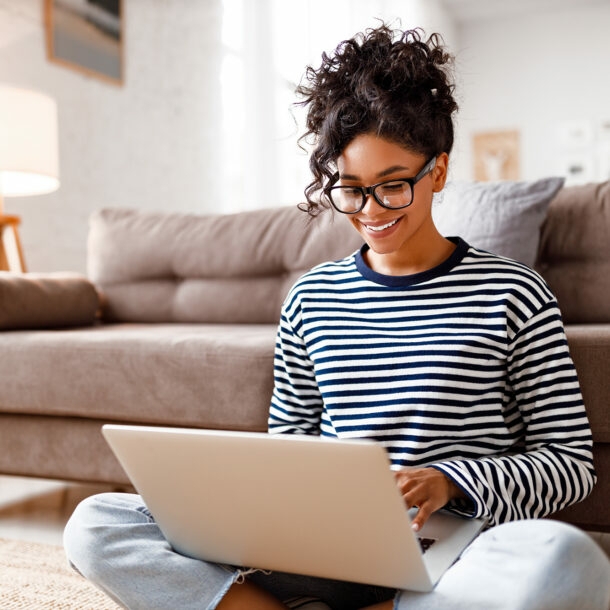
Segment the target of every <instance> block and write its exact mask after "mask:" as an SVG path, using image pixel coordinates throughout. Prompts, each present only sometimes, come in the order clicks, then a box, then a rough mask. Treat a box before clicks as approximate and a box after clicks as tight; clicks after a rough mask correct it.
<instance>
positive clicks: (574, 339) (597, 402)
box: [566, 324, 610, 443]
mask: <svg viewBox="0 0 610 610" xmlns="http://www.w3.org/2000/svg"><path fill="white" fill-rule="evenodd" d="M566 335H567V337H568V343H569V345H570V353H571V355H572V358H573V360H574V364H575V366H576V370H577V372H578V379H579V381H580V387H581V389H582V394H583V399H584V401H585V407H586V409H587V415H588V416H589V421H590V422H591V428H592V430H593V440H594V441H596V442H600V443H610V417H608V415H609V413H610V375H609V374H608V363H609V362H610V324H568V325H566Z"/></svg>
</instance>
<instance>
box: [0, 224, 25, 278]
mask: <svg viewBox="0 0 610 610" xmlns="http://www.w3.org/2000/svg"><path fill="white" fill-rule="evenodd" d="M20 223H21V218H19V216H0V271H17V272H21V273H25V272H26V271H27V269H26V266H25V258H24V256H23V248H22V247H21V240H20V239H19V229H18V226H19V224H20Z"/></svg>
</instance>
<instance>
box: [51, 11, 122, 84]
mask: <svg viewBox="0 0 610 610" xmlns="http://www.w3.org/2000/svg"><path fill="white" fill-rule="evenodd" d="M122 4H123V0H44V19H45V33H46V46H47V56H48V58H49V60H50V61H52V62H55V63H58V64H61V65H63V66H66V67H69V68H72V69H74V70H77V71H79V72H82V73H83V74H86V75H88V76H92V77H95V78H99V79H102V80H104V81H107V82H110V83H113V84H116V85H121V84H122V83H123V11H122Z"/></svg>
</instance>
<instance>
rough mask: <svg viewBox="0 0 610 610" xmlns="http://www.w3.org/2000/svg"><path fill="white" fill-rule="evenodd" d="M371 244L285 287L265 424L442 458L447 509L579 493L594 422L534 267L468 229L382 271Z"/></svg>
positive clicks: (551, 506) (506, 514)
mask: <svg viewBox="0 0 610 610" xmlns="http://www.w3.org/2000/svg"><path fill="white" fill-rule="evenodd" d="M366 247H367V246H364V248H363V250H362V251H359V252H356V253H355V254H353V255H351V256H349V257H347V258H345V259H343V260H340V261H337V262H329V263H324V264H322V265H319V266H317V267H315V268H314V269H312V270H311V271H310V272H308V273H307V274H305V275H304V276H303V277H302V278H301V279H300V280H299V281H298V282H297V283H296V285H295V286H294V287H293V289H292V290H291V291H290V293H289V294H288V296H287V298H286V300H285V302H284V306H283V308H282V315H281V320H280V326H279V330H278V335H277V343H276V353H275V388H274V392H273V398H272V403H271V408H270V414H269V432H270V433H299V434H316V435H317V434H321V435H323V436H329V437H339V438H366V439H373V440H375V441H378V442H380V443H382V444H383V445H384V446H385V448H386V450H387V452H388V456H389V458H390V461H391V463H392V467H393V468H401V467H405V466H422V465H429V466H432V467H434V468H437V469H439V470H441V471H442V472H443V473H444V474H445V475H446V476H448V477H449V478H450V479H452V480H453V481H454V482H455V483H456V484H457V485H458V486H459V487H460V488H461V489H462V490H463V491H464V492H465V494H466V496H467V498H468V500H467V501H459V502H453V503H452V505H451V506H450V507H449V508H451V509H452V510H454V511H456V512H459V513H461V514H464V515H468V516H474V517H486V518H487V519H489V521H490V523H491V524H496V523H502V522H505V521H510V520H514V519H523V518H533V517H542V516H545V515H548V514H549V513H552V512H554V511H557V510H559V509H561V508H563V507H565V506H567V505H569V504H571V503H573V502H577V501H579V500H582V499H583V498H585V497H586V496H587V495H588V494H589V493H590V491H591V489H592V487H593V484H594V482H595V472H594V468H593V461H592V438H591V431H590V427H589V423H588V420H587V417H586V414H585V409H584V405H583V402H582V397H581V393H580V389H579V385H578V380H577V376H576V372H575V369H574V365H573V363H572V360H571V358H570V355H569V351H568V345H567V341H566V338H565V334H564V330H563V324H562V321H561V316H560V313H559V309H558V306H557V303H556V300H555V298H554V297H553V295H552V294H551V292H550V291H549V289H548V287H547V285H546V284H545V283H544V281H543V280H542V278H541V277H540V276H539V275H538V274H536V273H535V272H534V271H532V270H531V269H529V268H527V267H525V266H524V265H521V264H519V263H516V262H514V261H511V260H508V259H504V258H501V257H498V256H495V255H492V254H489V253H487V252H483V251H480V250H477V249H475V248H473V247H470V246H469V245H468V244H466V243H465V242H464V241H463V240H457V248H456V250H455V251H454V253H453V254H452V255H451V257H450V258H449V259H448V260H446V261H445V262H444V263H442V264H441V265H439V266H438V267H435V268H434V269H431V270H429V271H426V272H423V273H418V274H415V275H410V276H385V275H380V274H378V273H376V272H374V271H372V270H371V269H370V268H369V267H368V266H367V265H366V264H365V262H364V260H363V257H362V252H364V251H365V249H366Z"/></svg>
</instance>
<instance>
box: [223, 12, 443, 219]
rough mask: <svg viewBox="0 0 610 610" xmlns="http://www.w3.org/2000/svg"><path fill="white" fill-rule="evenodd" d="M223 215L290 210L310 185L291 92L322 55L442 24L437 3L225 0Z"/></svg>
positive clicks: (300, 126) (299, 115) (300, 118)
mask: <svg viewBox="0 0 610 610" xmlns="http://www.w3.org/2000/svg"><path fill="white" fill-rule="evenodd" d="M223 7H224V16H223V33H222V40H223V46H224V59H223V64H222V71H221V87H222V104H223V115H222V147H221V150H222V152H221V154H222V160H221V167H222V170H221V172H222V184H223V187H222V193H223V204H222V205H223V210H222V211H224V212H236V211H241V210H247V209H255V208H260V207H270V206H279V205H294V204H295V203H298V202H300V201H302V200H303V190H304V188H305V186H306V185H307V184H308V183H309V181H310V175H309V168H308V156H307V152H306V151H304V150H302V149H301V148H300V147H299V144H298V138H299V136H300V135H301V134H302V133H303V131H304V127H303V124H304V121H303V119H304V112H303V110H302V109H301V108H300V107H295V105H294V104H295V102H296V101H298V100H297V97H296V95H295V93H294V89H295V87H296V86H297V84H298V82H299V81H300V79H301V77H302V75H303V73H304V71H305V68H306V66H307V65H309V64H312V65H314V66H317V65H319V63H320V57H321V54H322V52H323V51H331V50H332V49H333V48H334V47H335V46H336V44H337V43H338V42H339V41H340V40H344V39H346V38H350V37H351V36H353V35H354V34H355V33H356V32H358V31H361V30H363V29H365V28H369V27H374V26H375V25H377V24H378V23H379V19H383V20H384V21H386V22H388V23H390V24H392V25H395V26H397V27H400V26H402V27H405V28H406V27H409V28H411V27H416V26H422V27H427V25H428V24H430V23H433V24H434V25H436V24H439V23H440V24H441V25H443V24H442V23H441V22H442V21H443V18H444V16H443V12H442V5H441V3H440V0H223Z"/></svg>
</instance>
